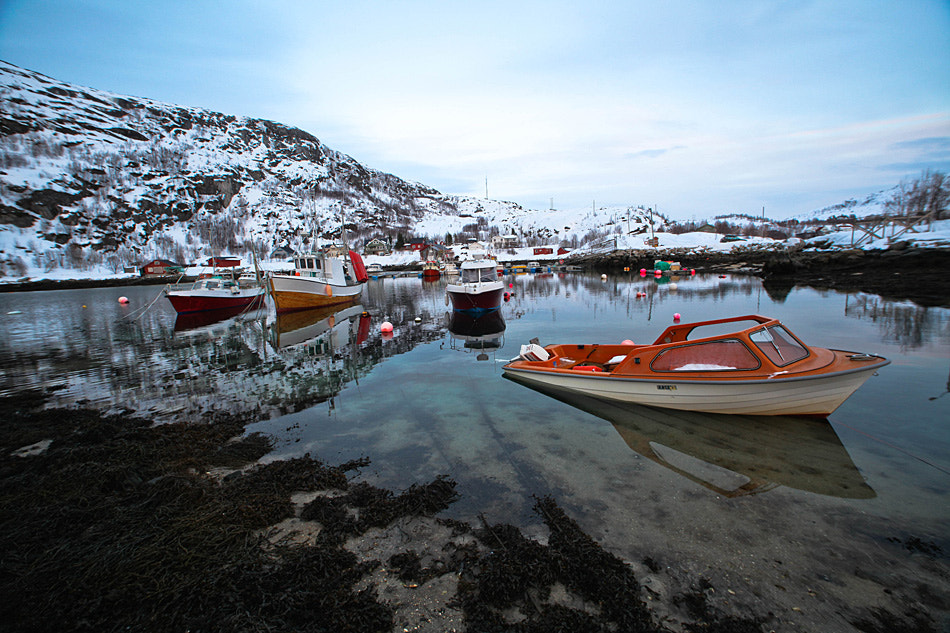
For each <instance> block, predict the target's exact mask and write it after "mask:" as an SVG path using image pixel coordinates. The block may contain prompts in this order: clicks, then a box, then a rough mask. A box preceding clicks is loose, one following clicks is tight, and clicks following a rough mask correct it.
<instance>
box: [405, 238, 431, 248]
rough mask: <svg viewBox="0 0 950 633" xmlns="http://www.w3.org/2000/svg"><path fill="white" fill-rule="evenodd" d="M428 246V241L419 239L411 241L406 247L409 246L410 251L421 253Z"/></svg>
mask: <svg viewBox="0 0 950 633" xmlns="http://www.w3.org/2000/svg"><path fill="white" fill-rule="evenodd" d="M428 245H429V244H428V243H427V242H426V240H424V239H419V238H417V239H413V240H409V243H408V244H406V246H408V247H409V250H411V251H421V250H422V249H424V248H426V247H427V246H428Z"/></svg>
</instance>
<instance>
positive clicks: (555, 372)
mask: <svg viewBox="0 0 950 633" xmlns="http://www.w3.org/2000/svg"><path fill="white" fill-rule="evenodd" d="M829 351H832V352H842V353H845V354H859V353H860V352H849V351H846V350H829ZM875 358H877V359H878V360H877V361H875V362H874V363H873V364H870V365H864V366H861V367H852V368H849V369H842V370H838V371H832V372H825V373H819V374H809V375H807V376H795V375H775V376H772V377H768V378H741V377H735V378H732V377H729V376H723V377H722V378H715V379H709V378H706V379H702V378H690V377H689V376H688V375H686V376H683V377H680V376H679V375H678V374H674V375H670V374H662V375H661V374H657V375H656V377H651V376H647V375H644V376H643V377H640V376H631V375H629V374H627V375H614V374H611V373H609V372H583V373H578V372H577V371H575V370H573V369H570V368H567V367H536V368H531V367H512V364H513V363H515V362H517V361H518V360H522V359H515V360H512V361H509V362H508V363H506V364H505V365H504V366H503V367H502V370H503V371H509V372H517V373H520V374H527V375H536V374H544V375H549V376H564V377H566V378H581V379H584V380H587V379H595V380H609V381H622V382H645V383H654V384H656V383H659V384H666V383H677V384H683V383H688V384H691V385H721V384H724V383H727V384H730V385H755V384H775V383H784V382H798V381H804V380H827V379H828V378H834V377H838V376H845V375H848V374H854V373H859V372H862V371H869V370H871V369H874V370H877V369H880V368H881V367H885V366H887V365H890V363H891V361H890V360H889V359H887V358H884V357H882V356H877V357H875ZM861 362H863V361H861ZM736 371H747V370H736ZM782 373H783V374H786V373H787V372H782Z"/></svg>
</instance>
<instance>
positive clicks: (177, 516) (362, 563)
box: [0, 392, 938, 633]
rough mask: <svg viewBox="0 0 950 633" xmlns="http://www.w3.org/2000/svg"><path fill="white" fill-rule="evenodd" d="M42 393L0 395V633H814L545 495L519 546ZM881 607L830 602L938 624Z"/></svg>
mask: <svg viewBox="0 0 950 633" xmlns="http://www.w3.org/2000/svg"><path fill="white" fill-rule="evenodd" d="M44 400H45V396H44V395H43V394H42V393H40V392H32V393H27V394H23V395H21V396H18V397H7V398H3V399H0V415H2V416H3V419H4V420H5V422H4V424H3V425H2V426H0V449H2V454H0V499H2V503H0V527H2V530H0V541H2V547H3V551H4V552H5V555H4V557H3V562H2V564H0V617H2V618H3V621H4V623H5V630H9V631H30V632H32V631H36V632H39V631H49V630H59V631H86V630H95V631H106V632H108V631H120V630H122V631H158V632H161V631H182V630H190V631H249V632H253V631H275V630H279V631H290V630H293V631H339V632H360V633H373V632H383V631H386V632H388V631H420V632H431V633H435V632H444V631H478V632H503V631H510V632H518V633H535V632H536V633H542V632H552V631H571V632H572V633H584V632H587V631H591V632H602V633H606V632H608V631H638V632H642V633H650V632H661V631H663V632H668V631H685V632H689V633H695V632H707V633H753V632H761V631H770V630H782V631H808V630H817V629H814V628H813V627H814V626H815V625H816V623H814V622H811V623H809V622H808V621H807V619H805V620H804V621H803V618H806V616H805V615H804V614H803V613H802V612H801V609H798V608H797V607H795V606H793V605H792V604H787V605H783V604H774V603H772V602H768V603H766V602H764V601H762V599H761V598H758V599H757V598H756V596H755V593H754V592H753V593H751V594H747V595H737V594H736V592H734V591H732V590H731V589H729V588H728V587H716V586H714V584H713V582H712V581H711V579H710V578H708V577H706V576H705V575H703V574H702V573H696V572H695V571H691V570H690V569H689V565H682V564H677V563H676V562H675V561H670V560H668V559H667V558H666V555H665V554H664V553H661V552H657V553H652V554H650V555H646V556H644V557H643V558H642V559H641V560H639V561H624V560H621V559H620V558H618V557H616V556H614V555H613V554H611V553H610V552H608V551H605V550H604V549H602V548H601V546H600V545H599V544H598V543H597V542H596V541H595V540H594V539H592V538H591V537H589V536H588V535H586V534H585V533H584V532H583V531H582V530H581V529H580V528H579V527H578V524H577V523H576V522H575V521H574V520H573V519H571V518H570V517H569V516H568V515H567V513H566V512H565V511H564V510H563V509H561V507H560V506H559V505H558V503H557V500H555V499H552V498H549V497H545V498H538V499H536V504H535V512H536V513H537V515H538V517H539V518H540V519H541V521H543V523H544V525H545V526H546V529H547V535H546V537H542V538H539V539H531V538H528V537H526V536H525V535H524V534H522V533H521V532H520V531H519V529H518V528H515V527H513V526H511V525H506V524H503V523H489V522H488V521H487V520H486V519H485V518H484V517H482V518H481V521H480V523H479V524H477V525H471V524H469V523H464V522H461V521H456V520H449V519H440V518H438V517H437V515H438V513H439V512H440V511H442V510H444V509H446V508H448V507H449V505H450V504H452V503H453V502H454V501H455V500H456V499H457V498H458V497H459V494H460V493H459V491H457V490H456V484H455V482H454V481H452V480H451V479H448V478H445V477H438V478H436V479H435V480H434V481H432V482H429V483H426V484H416V485H412V486H411V487H410V488H408V489H407V490H404V491H401V492H398V493H394V492H391V491H388V490H384V489H380V488H377V487H374V486H372V485H369V484H367V483H354V481H353V480H352V479H353V477H352V473H354V472H358V471H359V469H361V468H365V467H367V466H368V465H369V463H370V462H369V459H366V458H364V459H360V460H356V461H353V462H348V463H346V464H341V465H337V466H331V465H327V464H324V463H322V462H321V461H319V460H317V459H314V458H312V457H311V456H310V455H309V454H308V455H305V456H303V457H299V458H294V459H289V460H285V461H274V462H270V463H267V464H262V463H260V462H259V461H258V460H260V458H261V457H263V456H264V455H266V454H267V452H268V451H269V450H270V448H271V442H270V440H269V439H268V438H267V437H265V436H262V435H260V434H250V435H247V434H244V432H243V429H244V427H245V425H246V424H248V423H250V422H252V421H253V420H250V419H242V418H241V417H240V416H233V415H232V416H219V417H216V418H207V419H202V420H195V421H179V422H174V423H169V424H162V425H153V424H151V423H150V422H149V421H148V420H147V419H144V418H141V417H136V416H131V415H128V414H127V413H118V414H104V413H100V412H96V411H90V410H69V411H66V410H45V409H43V408H42V407H43V404H44ZM930 554H931V555H933V554H934V553H933V552H930ZM894 589H895V590H897V589H898V588H897V587H895V588H894ZM921 591H924V589H921ZM915 602H916V601H915ZM897 611H898V612H896V613H895V612H894V610H893V607H892V610H888V609H887V608H885V607H883V606H878V607H874V608H867V609H866V608H856V607H855V606H853V605H844V604H843V605H839V613H840V614H841V616H842V617H843V618H844V620H845V621H847V622H849V623H850V624H851V625H852V626H854V627H855V630H858V631H863V632H867V633H884V632H885V631H887V632H888V633H902V632H910V631H915V632H917V633H920V632H927V631H933V632H934V633H935V632H936V631H937V630H938V629H937V628H936V626H935V624H934V621H933V620H932V618H931V617H930V616H929V615H928V614H927V613H925V612H924V611H922V610H921V609H920V607H919V606H918V605H915V604H911V603H908V604H902V605H901V606H900V608H899V609H897Z"/></svg>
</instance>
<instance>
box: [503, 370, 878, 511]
mask: <svg viewBox="0 0 950 633" xmlns="http://www.w3.org/2000/svg"><path fill="white" fill-rule="evenodd" d="M505 378H507V379H509V380H511V381H513V382H517V383H519V384H522V385H524V386H526V387H529V388H531V389H533V390H535V391H538V392H539V393H542V394H544V395H547V396H550V397H552V398H555V399H556V400H560V401H561V402H564V403H565V404H569V405H571V406H573V407H576V408H578V409H580V410H582V411H586V412H587V413H590V414H592V415H595V416H597V417H599V418H602V419H604V420H607V421H608V422H610V423H611V424H612V425H613V426H614V428H615V429H616V430H617V432H618V433H619V434H620V437H622V438H623V440H624V442H625V443H626V444H627V445H628V446H629V447H630V448H631V449H633V450H634V451H636V452H637V453H639V454H641V455H643V456H644V457H646V458H648V459H650V460H652V461H654V462H656V463H657V464H659V465H661V466H663V467H665V468H669V469H670V470H672V471H674V472H676V473H678V474H680V475H682V476H684V477H686V478H688V479H690V480H691V481H693V482H695V483H698V484H700V485H701V486H703V487H705V488H708V489H709V490H712V491H714V492H716V493H717V494H720V495H723V496H726V497H738V496H743V495H750V494H757V493H762V492H766V491H769V490H772V489H774V488H776V487H777V486H788V487H789V488H795V489H797V490H803V491H806V492H813V493H816V494H822V495H828V496H833V497H841V498H848V499H870V498H873V497H874V496H876V495H875V493H874V490H873V489H872V488H871V487H870V486H868V485H867V483H866V482H865V481H864V478H863V477H862V476H861V473H860V472H859V471H858V469H857V467H856V466H855V464H854V462H853V461H852V460H851V457H850V455H848V451H847V450H846V449H845V447H844V446H843V445H842V444H841V440H840V439H838V436H837V434H836V433H835V431H834V429H833V428H832V427H831V425H830V424H829V423H828V421H827V420H814V419H804V418H797V417H791V416H752V415H726V414H716V413H698V412H693V411H677V410H673V409H658V408H654V407H648V406H644V405H638V404H633V403H626V402H617V401H610V400H601V399H598V398H593V397H591V396H585V395H582V394H577V393H574V392H569V391H565V390H561V389H557V388H553V387H548V386H539V385H537V384H535V383H529V382H527V381H522V380H519V379H518V377H517V376H510V375H505Z"/></svg>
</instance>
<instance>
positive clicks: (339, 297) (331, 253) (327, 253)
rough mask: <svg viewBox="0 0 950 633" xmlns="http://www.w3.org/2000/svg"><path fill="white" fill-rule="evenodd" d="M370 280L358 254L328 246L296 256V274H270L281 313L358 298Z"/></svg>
mask: <svg viewBox="0 0 950 633" xmlns="http://www.w3.org/2000/svg"><path fill="white" fill-rule="evenodd" d="M367 279H369V276H368V275H367V274H366V267H365V266H364V265H363V258H362V257H360V255H359V253H356V252H354V251H347V250H346V249H345V248H344V247H329V248H326V249H323V250H320V251H318V252H316V253H308V254H305V255H298V256H296V257H294V272H293V274H291V275H271V277H270V285H271V294H272V295H273V297H274V304H275V305H276V306H277V312H278V313H281V312H290V311H293V310H306V309H309V308H320V307H324V306H332V305H340V304H345V303H350V302H353V301H356V300H357V299H358V298H359V296H360V294H361V293H362V292H363V287H364V286H365V285H366V280H367Z"/></svg>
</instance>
